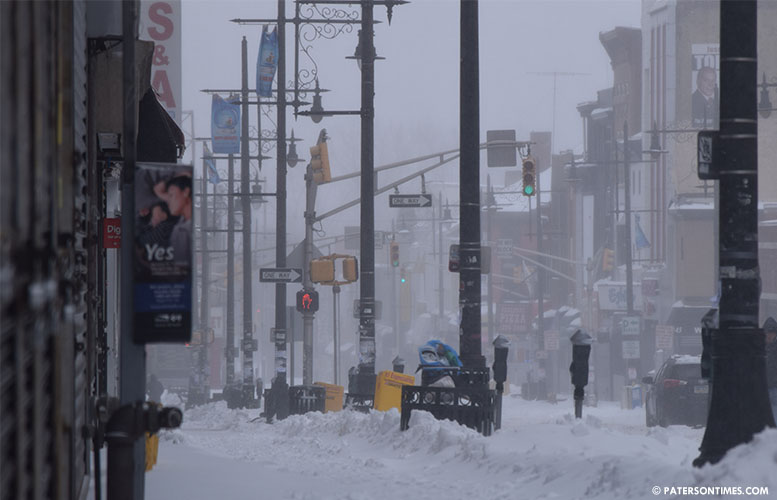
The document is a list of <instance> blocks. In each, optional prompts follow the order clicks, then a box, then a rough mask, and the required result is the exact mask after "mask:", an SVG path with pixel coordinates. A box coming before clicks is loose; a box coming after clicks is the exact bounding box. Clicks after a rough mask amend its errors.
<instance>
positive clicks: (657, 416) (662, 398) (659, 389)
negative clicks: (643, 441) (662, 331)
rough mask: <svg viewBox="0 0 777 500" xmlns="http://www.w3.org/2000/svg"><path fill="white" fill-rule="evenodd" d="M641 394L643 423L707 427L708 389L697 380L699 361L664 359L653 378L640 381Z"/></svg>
mask: <svg viewBox="0 0 777 500" xmlns="http://www.w3.org/2000/svg"><path fill="white" fill-rule="evenodd" d="M642 382H643V383H644V384H647V385H648V389H647V393H646V394H645V423H646V424H647V426H648V427H653V426H654V425H656V424H658V425H660V426H661V427H666V426H667V425H672V424H684V425H691V426H701V425H705V424H706V423H707V411H708V408H709V406H708V405H709V396H710V386H709V384H708V383H707V381H706V380H705V379H703V378H701V357H700V356H689V355H674V356H672V357H671V358H669V359H667V360H666V362H665V363H664V364H663V366H661V368H660V369H659V370H658V373H656V375H655V377H653V376H651V375H648V376H646V377H644V378H643V379H642Z"/></svg>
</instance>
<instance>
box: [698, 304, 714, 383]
mask: <svg viewBox="0 0 777 500" xmlns="http://www.w3.org/2000/svg"><path fill="white" fill-rule="evenodd" d="M717 312H718V311H717V309H710V310H709V311H707V312H706V313H705V314H704V316H702V317H701V378H703V379H706V380H709V381H710V382H712V335H713V332H714V331H715V326H716V325H715V313H717Z"/></svg>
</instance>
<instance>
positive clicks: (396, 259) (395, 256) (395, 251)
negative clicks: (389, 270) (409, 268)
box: [391, 241, 399, 267]
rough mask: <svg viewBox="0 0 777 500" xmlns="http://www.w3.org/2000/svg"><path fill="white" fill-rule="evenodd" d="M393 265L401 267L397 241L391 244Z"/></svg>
mask: <svg viewBox="0 0 777 500" xmlns="http://www.w3.org/2000/svg"><path fill="white" fill-rule="evenodd" d="M391 265H392V266H393V267H399V243H397V242H396V241H392V242H391Z"/></svg>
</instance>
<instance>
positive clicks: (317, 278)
mask: <svg viewBox="0 0 777 500" xmlns="http://www.w3.org/2000/svg"><path fill="white" fill-rule="evenodd" d="M334 280H335V261H334V260H332V259H313V260H312V261H310V281H312V282H313V283H330V282H332V281H334Z"/></svg>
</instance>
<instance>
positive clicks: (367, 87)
mask: <svg viewBox="0 0 777 500" xmlns="http://www.w3.org/2000/svg"><path fill="white" fill-rule="evenodd" d="M373 5H374V1H373V0H362V1H361V6H362V22H361V34H360V35H361V47H362V53H361V72H362V75H361V120H362V122H361V207H360V222H361V238H360V257H361V269H360V271H359V283H360V285H359V307H360V311H359V369H358V373H359V377H358V380H359V382H358V387H357V388H355V389H356V390H353V389H354V388H351V390H350V391H349V392H355V393H357V394H363V395H372V394H374V392H375V232H374V225H375V220H374V205H375V199H374V193H375V186H374V184H373V179H374V175H373V174H374V167H375V165H374V128H373V127H374V120H375V109H374V97H375V64H374V63H375V45H374V43H373V42H374V40H373V37H374V35H375V33H374V31H373V26H372V22H373Z"/></svg>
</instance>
